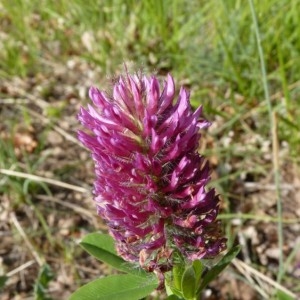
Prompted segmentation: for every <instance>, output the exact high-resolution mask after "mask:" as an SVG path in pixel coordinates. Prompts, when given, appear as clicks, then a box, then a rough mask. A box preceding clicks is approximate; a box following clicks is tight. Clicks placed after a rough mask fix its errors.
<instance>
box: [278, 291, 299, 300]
mask: <svg viewBox="0 0 300 300" xmlns="http://www.w3.org/2000/svg"><path fill="white" fill-rule="evenodd" d="M277 299H278V300H295V298H294V297H292V296H290V295H288V294H286V293H285V292H284V291H282V290H278V291H277Z"/></svg>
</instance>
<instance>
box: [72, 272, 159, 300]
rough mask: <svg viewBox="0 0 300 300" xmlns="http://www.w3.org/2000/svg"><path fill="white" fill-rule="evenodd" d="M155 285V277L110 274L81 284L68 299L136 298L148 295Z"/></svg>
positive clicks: (109, 299)
mask: <svg viewBox="0 0 300 300" xmlns="http://www.w3.org/2000/svg"><path fill="white" fill-rule="evenodd" d="M157 286H158V280H157V278H156V277H150V278H143V277H138V276H134V275H131V274H121V275H111V276H108V277H104V278H100V279H96V280H94V281H92V282H90V283H88V284H86V285H84V286H82V287H81V288H79V289H78V290H77V291H76V292H75V293H73V294H72V295H71V297H70V299H69V300H83V299H84V300H121V299H122V300H138V299H141V298H144V297H146V296H147V295H149V294H150V293H151V292H152V291H153V290H155V289H156V288H157Z"/></svg>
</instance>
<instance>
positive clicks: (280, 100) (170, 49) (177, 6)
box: [0, 0, 300, 284]
mask: <svg viewBox="0 0 300 300" xmlns="http://www.w3.org/2000/svg"><path fill="white" fill-rule="evenodd" d="M253 2H254V7H255V11H256V15H257V26H255V22H253V14H252V13H251V9H250V6H249V5H248V2H245V1H241V0H223V1H220V0H211V1H199V0H198V1H197V0H189V1H188V0H186V1H179V0H174V1H171V0H165V1H160V0H148V1H133V0H128V1H121V0H112V1H108V0H107V1H105V0H103V1H91V0H74V1H67V0H60V1H54V0H42V1H37V0H31V1H29V0H13V1H11V0H2V1H1V2H0V28H1V29H0V78H2V79H3V80H6V81H7V80H8V81H9V80H13V79H14V78H15V77H20V78H22V79H23V80H25V79H28V78H35V77H38V76H40V74H43V75H44V76H45V77H48V76H49V78H51V72H52V71H51V68H50V67H49V64H51V63H52V64H55V65H66V64H67V62H68V61H69V60H70V59H74V58H78V57H79V58H80V59H81V60H83V61H85V62H87V63H88V64H89V66H90V69H91V70H96V69H97V72H100V75H99V77H101V78H105V77H106V76H111V75H113V74H114V73H118V72H119V71H120V70H122V68H123V67H122V64H123V63H124V62H131V61H132V62H133V63H134V66H135V67H136V68H142V69H144V70H145V72H148V71H150V72H152V71H154V72H157V73H158V74H160V75H164V74H165V73H167V72H171V73H172V74H173V75H174V77H175V78H176V80H177V81H179V80H182V83H183V84H185V85H186V86H187V87H189V88H190V89H191V91H192V99H191V100H192V104H193V105H194V106H197V105H199V104H203V105H204V111H205V114H206V115H207V116H208V118H209V119H210V120H212V121H215V122H214V123H215V124H218V126H216V127H215V128H213V130H211V131H210V133H209V135H208V134H207V135H205V138H206V139H207V140H211V142H210V144H209V145H208V147H207V149H206V150H205V153H206V155H207V156H209V157H216V158H217V160H218V162H219V165H218V166H216V171H217V172H218V174H219V178H218V180H216V181H215V182H214V185H215V186H216V187H217V188H218V190H219V192H220V193H221V194H222V195H223V196H224V198H225V206H226V207H225V214H224V215H223V218H224V219H227V218H226V213H227V214H228V216H230V215H231V214H235V213H236V212H232V205H231V204H230V203H231V202H232V199H233V198H235V197H237V195H235V193H234V184H235V182H236V181H237V180H239V179H240V178H242V176H243V174H244V173H247V174H248V175H249V174H250V175H251V177H252V180H253V181H254V182H256V181H259V180H260V179H261V178H264V177H267V176H268V174H269V173H270V172H271V170H272V168H273V167H272V153H271V148H272V147H271V146H270V147H269V148H268V149H269V151H270V159H269V160H265V159H264V156H265V155H266V150H265V147H266V146H265V142H266V141H271V140H272V136H271V129H272V127H274V124H272V121H271V119H270V115H271V114H272V113H274V112H276V115H277V126H278V140H279V149H280V151H281V150H282V149H283V147H284V145H285V147H287V149H288V154H287V155H286V156H285V157H284V158H280V159H281V160H282V162H286V161H289V162H291V163H292V164H293V165H296V164H299V155H298V153H299V151H300V135H299V130H300V122H299V117H298V116H299V115H300V101H299V96H300V81H299V78H300V56H299V53H300V39H299V36H300V0H290V1H284V0H269V1H267V0H264V1H258V0H256V1H253ZM257 30H258V31H257ZM257 32H258V33H259V36H260V42H261V50H262V52H261V51H260V49H259V47H258V44H257ZM262 62H264V63H265V74H264V72H262ZM84 76H85V74H79V75H78V77H84ZM0 83H1V79H0ZM94 84H95V85H97V82H95V83H94ZM52 85H53V86H54V87H55V85H56V82H51V85H49V86H48V88H49V89H50V92H49V91H48V90H47V87H44V90H43V91H42V92H41V95H42V97H43V96H44V97H45V98H47V97H48V93H50V94H51V93H52V90H51V89H52ZM266 85H267V86H268V89H267V90H268V93H269V95H268V93H266ZM0 96H3V97H4V98H5V97H6V94H5V92H3V91H2V90H0ZM268 98H269V99H268ZM60 100H61V101H60V105H61V106H58V107H57V106H53V107H52V106H51V105H50V106H49V107H47V109H46V112H44V113H45V114H46V118H47V119H48V121H49V122H48V124H46V125H43V126H42V129H41V132H40V133H39V135H38V137H37V141H38V146H37V148H36V150H35V151H34V152H33V153H31V154H30V155H29V154H26V153H24V155H23V156H22V158H21V159H20V158H19V157H17V156H16V154H15V153H14V146H13V138H12V137H13V136H14V133H15V131H16V130H15V128H16V127H17V124H18V123H19V117H20V115H21V116H22V117H21V118H22V120H23V121H22V122H23V123H24V124H26V126H30V125H31V123H34V120H33V119H32V117H31V116H29V115H28V110H27V108H26V105H23V106H22V105H21V106H18V117H16V116H15V117H12V116H10V118H8V119H7V120H5V122H3V124H4V127H5V129H8V130H7V131H9V136H10V137H11V139H9V140H7V138H5V139H3V138H2V137H1V136H0V142H1V144H0V167H1V168H5V169H9V168H12V169H14V170H16V171H23V172H28V173H32V174H35V172H36V171H41V170H40V168H41V166H43V159H42V158H41V156H40V154H41V153H42V151H43V150H44V149H45V148H46V147H47V146H46V145H45V139H46V137H47V134H48V131H49V130H50V128H52V127H51V126H52V125H53V124H54V125H55V124H56V125H57V124H59V117H60V118H64V113H63V112H62V111H63V110H64V109H65V108H66V107H67V105H68V104H67V103H68V102H67V100H65V99H63V100H62V99H60ZM269 100H270V101H269ZM268 101H269V102H268ZM1 105H2V104H1ZM19 113H20V115H19ZM0 117H1V118H2V116H1V110H0ZM0 129H1V127H0ZM228 137H230V139H231V140H230V141H229V142H226V141H225V138H228ZM1 139H2V140H1ZM227 166H233V167H232V168H230V167H229V168H228V167H227ZM69 167H70V168H71V171H66V170H68V168H69ZM73 168H74V164H72V162H70V163H69V164H67V165H64V166H61V167H60V166H57V168H56V169H55V172H53V173H54V174H55V175H56V176H57V178H58V179H61V180H64V181H68V180H67V179H68V176H70V173H72V171H73ZM279 171H280V170H279ZM244 175H245V174H244ZM277 186H278V187H279V188H280V182H279V181H277ZM37 193H44V194H47V195H50V194H51V188H49V186H47V185H46V184H44V183H41V184H36V183H32V182H29V181H28V180H27V181H26V180H23V179H18V178H13V177H5V178H0V196H1V194H2V195H4V194H6V195H8V197H9V198H10V199H13V201H12V207H13V208H14V209H18V210H19V209H20V207H21V206H22V205H26V206H28V207H31V208H32V210H33V212H34V214H35V216H36V218H37V219H38V220H39V223H40V225H41V228H40V230H41V231H42V234H43V235H45V236H46V238H47V239H48V240H49V243H50V244H53V243H54V241H53V236H52V232H51V230H50V228H49V227H48V225H47V223H46V221H45V217H46V215H47V211H43V210H41V209H40V208H39V207H38V205H37V204H35V202H34V195H36V194H37ZM236 201H241V200H240V199H237V200H236ZM50 211H51V209H50ZM251 214H254V215H255V211H254V212H253V211H252V212H250V213H249V214H248V216H249V215H250V216H251ZM279 214H280V211H279ZM246 219H248V218H246ZM249 219H250V220H251V218H250V217H249ZM253 219H255V218H253ZM253 219H252V220H253ZM275 220H280V216H278V218H277V219H276V218H275ZM245 222H246V221H245ZM226 224H227V232H228V233H230V234H231V233H232V228H231V224H230V222H229V221H228V222H227V223H226ZM279 236H280V234H279ZM234 240H235V235H233V236H230V241H231V242H233V241H234ZM54 244H55V243H54ZM281 250H282V249H281ZM287 257H288V262H289V263H290V264H292V263H293V260H292V258H291V257H294V255H293V256H287ZM283 264H284V262H283V261H281V265H283ZM284 266H285V270H286V269H287V268H288V266H286V264H285V265H284ZM282 272H284V271H282ZM0 275H1V274H0ZM280 277H282V278H281V279H282V280H281V281H282V282H283V284H284V282H285V280H287V281H288V280H289V278H287V275H286V272H285V273H283V274H281V275H280Z"/></svg>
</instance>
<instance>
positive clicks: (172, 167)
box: [78, 73, 226, 273]
mask: <svg viewBox="0 0 300 300" xmlns="http://www.w3.org/2000/svg"><path fill="white" fill-rule="evenodd" d="M89 96H90V98H91V100H92V102H93V105H88V107H87V108H81V110H80V113H79V117H78V118H79V121H80V122H81V123H82V125H83V126H84V127H85V128H86V129H87V130H88V131H79V133H78V137H79V140H80V141H81V142H82V143H83V144H84V145H85V146H86V147H87V148H88V149H89V150H90V151H91V153H92V158H93V160H94V162H95V173H96V181H95V184H94V195H95V201H96V204H97V210H98V214H99V215H100V216H101V217H102V218H103V219H104V220H105V221H106V223H107V225H108V228H109V232H110V234H111V235H112V236H113V237H114V239H115V241H116V247H117V251H118V253H119V255H121V256H122V257H123V258H124V259H125V260H127V261H132V262H137V263H139V264H140V265H141V266H142V267H143V268H144V269H146V270H148V271H158V272H161V273H163V272H165V271H168V270H170V269H171V268H172V266H173V264H174V261H173V258H172V254H173V252H174V251H177V252H179V253H180V254H181V255H182V256H183V257H184V258H186V259H187V260H190V261H193V260H196V259H201V258H212V257H215V256H216V255H218V254H219V253H220V252H221V251H223V250H224V249H225V248H226V240H225V239H224V237H223V236H222V233H221V230H220V224H219V222H218V221H216V217H217V214H218V208H219V197H218V195H216V192H215V190H214V189H210V190H208V189H207V188H206V185H207V183H208V182H209V181H210V175H209V174H210V169H209V166H208V163H207V162H206V161H205V159H204V158H203V156H201V155H200V154H199V153H198V148H199V142H200V137H201V135H200V133H199V129H203V128H207V127H208V126H209V125H210V123H209V122H208V121H207V120H205V119H204V118H203V117H202V107H199V108H198V109H196V110H195V111H193V110H192V108H191V105H190V102H189V93H188V91H187V90H186V89H185V88H183V87H181V88H180V91H179V93H178V95H176V93H175V85H174V80H173V78H172V76H171V75H167V77H166V79H165V81H164V82H163V83H162V84H160V82H159V80H158V79H157V78H156V77H155V76H149V77H147V76H144V75H140V74H139V75H138V74H134V75H130V74H128V73H126V74H125V75H122V76H120V77H119V78H118V80H116V82H115V83H114V85H113V89H112V91H111V92H110V93H106V92H104V91H101V90H98V89H97V88H94V87H92V88H91V89H90V91H89Z"/></svg>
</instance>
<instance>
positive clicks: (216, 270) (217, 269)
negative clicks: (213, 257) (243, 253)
mask: <svg viewBox="0 0 300 300" xmlns="http://www.w3.org/2000/svg"><path fill="white" fill-rule="evenodd" d="M239 252H240V246H235V247H233V248H231V249H230V251H228V253H226V254H225V255H224V256H223V257H222V259H221V260H220V261H219V262H218V263H217V264H216V265H215V266H213V267H212V268H211V269H210V270H209V271H208V272H207V273H206V274H205V276H204V277H203V279H202V283H201V285H200V288H199V289H198V293H199V292H200V291H202V290H203V289H204V288H205V287H206V286H207V285H208V284H209V283H210V282H211V281H212V280H214V279H215V278H216V277H217V276H218V275H219V274H220V273H221V272H222V271H223V270H224V269H225V268H226V267H227V266H228V265H229V264H230V262H231V261H232V260H233V259H234V258H235V257H236V256H237V255H238V253H239Z"/></svg>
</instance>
